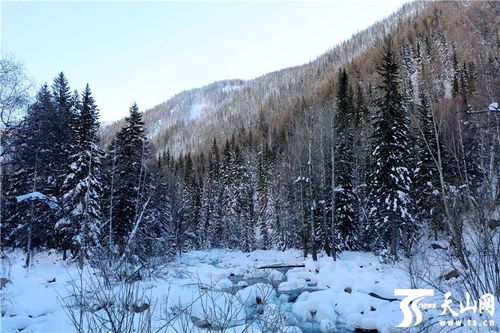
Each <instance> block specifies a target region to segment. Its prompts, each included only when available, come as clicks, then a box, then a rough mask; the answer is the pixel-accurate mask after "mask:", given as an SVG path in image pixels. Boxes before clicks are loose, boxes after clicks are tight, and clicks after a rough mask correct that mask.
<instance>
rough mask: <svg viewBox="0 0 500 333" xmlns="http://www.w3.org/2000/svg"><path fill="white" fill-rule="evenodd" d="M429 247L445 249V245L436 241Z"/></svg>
mask: <svg viewBox="0 0 500 333" xmlns="http://www.w3.org/2000/svg"><path fill="white" fill-rule="evenodd" d="M431 248H432V249H433V250H437V249H439V250H446V247H443V246H441V245H439V244H438V243H431Z"/></svg>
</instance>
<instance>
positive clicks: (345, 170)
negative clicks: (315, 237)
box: [335, 70, 358, 250]
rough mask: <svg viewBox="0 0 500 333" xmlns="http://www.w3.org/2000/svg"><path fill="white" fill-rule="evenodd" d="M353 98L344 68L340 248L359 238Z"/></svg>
mask: <svg viewBox="0 0 500 333" xmlns="http://www.w3.org/2000/svg"><path fill="white" fill-rule="evenodd" d="M353 118H354V112H353V102H352V94H351V93H350V91H349V80H348V77H347V74H346V72H345V70H343V71H342V72H341V73H340V75H339V84H338V90H337V115H336V118H335V122H336V124H335V126H336V130H335V133H336V134H337V142H336V149H335V154H336V158H335V160H336V166H335V178H336V180H335V184H336V189H335V191H336V192H337V193H336V195H335V215H336V217H335V221H336V223H337V225H338V228H339V230H340V237H341V239H340V244H338V245H339V246H338V248H339V249H340V250H353V249H355V248H356V238H357V228H358V225H357V224H358V223H357V217H356V211H355V210H356V203H357V198H356V194H355V193H354V189H353V175H352V172H353V170H354V161H353V159H354V155H353V152H352V146H353V135H352V133H353V129H354V127H353V121H354V119H353Z"/></svg>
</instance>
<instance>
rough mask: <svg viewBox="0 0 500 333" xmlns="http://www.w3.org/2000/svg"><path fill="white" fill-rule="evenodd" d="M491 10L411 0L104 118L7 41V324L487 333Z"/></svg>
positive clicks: (495, 138) (497, 273) (499, 278)
mask: <svg viewBox="0 0 500 333" xmlns="http://www.w3.org/2000/svg"><path fill="white" fill-rule="evenodd" d="M499 15H500V2H497V1H470V2H466V1H436V2H430V1H415V2H409V3H406V4H405V5H403V6H402V7H401V8H400V9H399V10H398V11H396V12H394V13H393V14H392V15H390V16H388V17H386V18H385V19H383V20H380V21H378V22H376V23H375V24H373V25H372V26H370V27H369V28H368V29H365V30H363V31H360V32H357V33H356V34H354V35H352V37H351V38H350V39H348V40H346V41H344V42H342V43H340V44H337V45H336V46H333V48H331V49H330V50H328V51H326V52H325V53H324V54H322V55H318V57H317V58H316V59H315V60H313V61H311V62H309V63H307V64H304V65H301V66H296V67H290V68H286V69H282V70H279V71H276V72H272V73H268V74H265V75H263V76H260V77H257V78H254V79H250V80H225V81H217V82H214V83H211V84H209V85H207V86H204V87H201V88H196V89H192V90H186V91H183V92H181V93H179V94H177V95H175V96H174V97H172V98H170V99H169V100H167V101H165V102H162V103H161V104H158V105H157V106H156V107H153V108H151V109H143V108H141V105H140V104H136V103H133V104H132V105H130V108H129V110H128V116H126V117H125V118H124V119H121V120H118V121H116V122H113V123H107V124H102V123H101V122H100V113H101V109H100V107H99V100H98V99H97V98H95V95H94V91H93V89H92V82H89V84H87V85H86V87H85V88H84V89H83V90H74V89H73V87H72V86H71V76H70V75H67V74H66V73H65V72H59V73H57V72H55V73H54V74H53V75H54V78H53V81H51V82H47V83H43V84H34V83H33V82H31V81H30V79H29V77H28V73H27V72H26V71H25V69H24V67H23V65H22V64H21V63H20V62H18V61H17V60H16V59H15V58H10V57H2V59H1V70H0V72H1V73H0V81H1V82H0V83H1V87H0V104H1V110H0V112H1V114H0V120H1V123H2V124H1V127H0V133H1V150H0V154H1V155H0V163H1V175H0V177H1V194H0V200H1V224H0V227H1V229H0V231H1V249H0V250H1V253H0V254H1V258H2V264H1V266H2V268H1V270H0V273H1V274H0V276H2V277H1V278H0V282H1V287H0V288H1V290H0V294H1V295H2V296H1V298H2V301H1V302H2V305H1V309H2V312H1V315H2V318H1V319H0V324H1V325H0V331H2V332H289V333H291V332H297V333H298V332H304V333H306V332H354V331H356V332H449V331H455V330H456V331H459V332H462V331H463V332H487V331H493V332H500V109H499V107H498V101H499V99H500V90H499V87H500V67H499V54H500V53H499V51H500V48H499V47H500V39H499V38H500V34H499V30H498V28H499V24H498V19H499ZM248 61H252V59H248ZM27 65H29V64H27ZM167 79H168V78H167ZM128 97H129V98H132V99H133V98H134V97H133V96H128ZM158 102H161V101H158ZM52 280H53V281H52ZM400 289H401V290H409V289H415V290H432V295H430V294H428V295H425V294H422V295H421V296H426V297H425V298H424V300H423V301H422V303H425V304H422V303H421V304H420V305H421V306H422V305H426V304H427V305H429V304H431V303H433V304H435V305H437V306H435V307H430V308H425V307H420V308H417V305H416V304H418V302H420V299H416V298H413V301H414V302H415V303H414V304H415V306H413V305H412V306H411V308H412V310H411V311H410V308H409V305H408V303H406V307H408V313H409V316H410V317H411V318H407V317H406V316H407V313H405V311H404V310H405V308H404V307H405V305H404V297H405V296H408V297H410V295H409V294H398V292H397V290H400ZM446 295H448V296H446ZM410 301H412V300H410ZM448 301H449V303H446V302H448ZM37 302H40V304H38V305H36V304H35V303H37ZM42 303H43V304H42ZM471 303H472V304H475V306H476V308H475V309H474V311H472V310H471V309H472V307H473V305H470V304H471ZM450 304H451V305H450ZM465 304H466V305H467V306H469V305H470V306H471V307H470V308H467V307H464V305H465ZM431 305H432V304H431ZM448 305H449V306H448ZM495 310H496V311H495ZM419 315H420V319H419ZM415 316H416V317H415ZM422 316H423V319H422ZM405 320H406V321H405ZM419 320H420V321H419ZM458 321H460V322H459V323H458V324H457V322H458ZM474 323H475V324H474Z"/></svg>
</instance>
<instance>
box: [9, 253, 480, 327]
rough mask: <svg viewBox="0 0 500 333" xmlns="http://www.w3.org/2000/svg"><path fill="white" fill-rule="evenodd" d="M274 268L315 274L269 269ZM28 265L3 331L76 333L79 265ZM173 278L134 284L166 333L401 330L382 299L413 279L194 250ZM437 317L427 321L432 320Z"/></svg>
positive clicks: (362, 261) (323, 262) (366, 264)
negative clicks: (72, 309)
mask: <svg viewBox="0 0 500 333" xmlns="http://www.w3.org/2000/svg"><path fill="white" fill-rule="evenodd" d="M274 264H287V265H304V266H305V267H295V268H291V269H289V270H288V271H286V270H283V269H280V270H277V269H259V267H261V266H266V265H274ZM22 265H23V255H22V253H21V252H14V253H10V254H8V256H7V257H6V258H5V259H4V260H3V267H2V276H3V277H6V278H8V279H9V280H10V282H9V283H7V284H6V285H5V286H4V287H3V288H2V291H1V295H2V318H1V331H2V332H18V331H19V330H22V331H23V332H74V331H75V329H74V328H73V326H72V324H71V322H70V320H69V318H68V315H67V313H66V312H65V310H64V309H63V306H62V304H63V303H66V304H71V299H72V298H71V297H69V296H68V295H70V294H71V292H72V290H74V289H73V288H74V281H76V282H78V278H79V274H78V269H77V268H76V265H74V264H67V263H64V262H62V261H61V255H60V253H54V252H52V253H51V252H44V253H39V254H37V255H36V256H35V263H34V265H33V266H32V267H31V268H29V269H25V268H23V267H22ZM85 271H86V272H87V273H86V274H91V275H89V276H92V273H95V271H94V272H92V271H91V270H88V269H87V270H85ZM165 272H166V273H165V274H164V275H162V276H161V277H158V276H157V277H153V278H143V279H142V281H139V282H134V283H132V284H131V285H134V286H135V287H137V289H134V290H136V292H137V293H138V294H140V295H141V298H140V299H139V298H137V299H136V303H138V304H135V305H136V306H138V307H140V306H141V305H143V304H144V303H146V304H148V305H149V309H148V310H147V311H151V312H152V320H153V327H155V328H161V327H162V326H164V325H165V326H164V327H163V329H162V330H160V331H161V332H165V331H166V332H176V331H177V332H184V331H188V330H190V331H207V330H205V329H199V328H198V327H206V326H210V327H212V328H213V327H224V328H228V329H226V331H229V332H264V331H265V332H272V331H276V332H301V331H302V332H347V331H352V330H354V329H356V328H358V329H377V330H379V331H382V332H384V331H386V332H389V331H397V330H398V329H396V328H394V327H395V326H396V325H398V323H400V322H401V321H402V319H403V314H402V312H401V309H400V302H399V301H388V300H384V299H381V298H400V299H402V297H395V296H394V289H395V288H409V287H410V286H409V279H408V276H407V273H406V272H405V270H403V269H399V268H395V267H393V266H388V265H385V264H381V263H380V261H379V259H378V258H377V257H375V256H374V255H372V254H369V253H361V252H345V253H343V254H342V257H341V258H340V259H339V260H337V261H335V262H334V261H333V260H332V259H331V258H329V257H320V259H319V260H318V261H316V262H314V261H312V260H310V259H309V258H307V259H303V257H302V253H301V252H300V251H295V250H287V251H284V252H280V251H256V252H252V253H242V252H237V251H235V252H225V251H221V250H212V251H208V252H202V251H193V252H190V253H187V254H184V255H183V256H182V257H180V258H178V259H177V260H176V261H175V262H174V263H172V264H171V265H170V266H169V267H168V268H167V269H166V271H165ZM94 278H95V276H94ZM78 283H79V282H78ZM97 293H99V290H97ZM87 297H88V298H89V299H92V297H94V298H95V297H96V295H95V294H93V293H89V294H88V296H87ZM426 301H427V299H426ZM95 302H97V301H95ZM94 306H97V305H94ZM95 311H96V313H97V312H98V311H103V310H98V309H95ZM134 311H135V310H134ZM140 311H141V310H138V311H137V312H140ZM438 311H440V309H437V310H434V312H438ZM431 314H432V310H430V312H426V313H425V314H424V321H425V320H426V319H427V318H426V317H427V316H430V315H431ZM435 315H436V314H434V316H435ZM167 323H168V324H167ZM193 323H195V324H196V325H197V326H198V327H196V326H195V325H193ZM400 330H401V331H404V329H400ZM153 331H155V330H153ZM431 331H432V330H431ZM479 331H481V330H479Z"/></svg>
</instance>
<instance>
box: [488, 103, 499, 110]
mask: <svg viewBox="0 0 500 333" xmlns="http://www.w3.org/2000/svg"><path fill="white" fill-rule="evenodd" d="M488 109H489V110H490V111H498V103H497V102H494V103H491V104H490V106H489V107H488Z"/></svg>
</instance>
